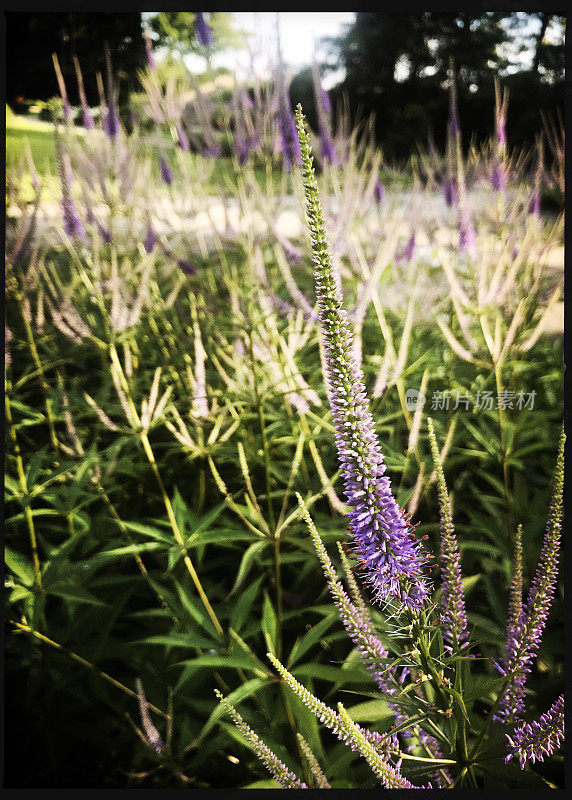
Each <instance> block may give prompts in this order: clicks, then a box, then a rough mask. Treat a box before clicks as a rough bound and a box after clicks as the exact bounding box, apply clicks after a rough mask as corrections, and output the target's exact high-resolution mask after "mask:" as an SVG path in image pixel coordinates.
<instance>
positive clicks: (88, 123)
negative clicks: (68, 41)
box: [73, 56, 95, 130]
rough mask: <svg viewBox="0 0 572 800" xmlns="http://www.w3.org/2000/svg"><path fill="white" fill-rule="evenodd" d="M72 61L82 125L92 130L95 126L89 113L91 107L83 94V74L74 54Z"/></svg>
mask: <svg viewBox="0 0 572 800" xmlns="http://www.w3.org/2000/svg"><path fill="white" fill-rule="evenodd" d="M73 63H74V67H75V74H76V77H77V89H78V93H79V101H80V103H81V110H82V114H83V127H84V128H87V129H88V130H93V129H94V128H95V122H94V119H93V115H92V113H91V109H90V107H89V105H88V103H87V97H86V96H85V88H84V85H83V76H82V74H81V69H80V66H79V61H78V60H77V58H76V56H74V58H73Z"/></svg>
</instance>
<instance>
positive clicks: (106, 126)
mask: <svg viewBox="0 0 572 800" xmlns="http://www.w3.org/2000/svg"><path fill="white" fill-rule="evenodd" d="M103 130H104V131H105V133H106V135H107V136H108V138H109V139H115V137H116V136H117V134H118V133H119V115H118V113H117V109H116V108H115V104H114V103H112V104H111V106H110V107H109V108H108V110H107V114H106V115H105V118H104V120H103Z"/></svg>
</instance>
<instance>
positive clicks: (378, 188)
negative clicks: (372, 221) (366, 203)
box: [373, 178, 385, 203]
mask: <svg viewBox="0 0 572 800" xmlns="http://www.w3.org/2000/svg"><path fill="white" fill-rule="evenodd" d="M384 194H385V189H384V188H383V183H382V182H381V180H380V179H379V178H378V179H377V180H376V182H375V186H374V189H373V196H374V197H375V199H376V200H377V202H378V203H381V201H382V200H383V196H384Z"/></svg>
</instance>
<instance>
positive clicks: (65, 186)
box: [56, 134, 85, 239]
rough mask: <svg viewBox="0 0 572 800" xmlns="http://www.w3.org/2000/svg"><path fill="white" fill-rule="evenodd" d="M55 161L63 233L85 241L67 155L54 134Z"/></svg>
mask: <svg viewBox="0 0 572 800" xmlns="http://www.w3.org/2000/svg"><path fill="white" fill-rule="evenodd" d="M56 161H57V165H58V173H59V177H60V187H61V190H62V213H63V218H64V231H65V232H66V234H67V235H68V236H70V237H71V236H77V237H78V238H80V239H85V229H84V227H83V224H82V222H81V220H80V218H79V217H78V214H77V211H76V207H75V202H74V199H73V195H72V191H71V187H72V183H73V175H72V170H71V163H70V157H69V155H68V153H62V149H61V142H60V137H59V135H58V134H56Z"/></svg>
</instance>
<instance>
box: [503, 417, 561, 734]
mask: <svg viewBox="0 0 572 800" xmlns="http://www.w3.org/2000/svg"><path fill="white" fill-rule="evenodd" d="M565 441H566V435H565V433H564V428H562V433H561V436H560V445H559V448H558V456H557V459H556V469H555V476H554V493H553V498H552V503H551V507H550V513H549V517H548V524H547V526H546V533H545V535H544V543H543V546H542V551H541V553H540V559H539V561H538V566H537V568H536V573H535V575H534V578H533V580H532V583H531V586H530V590H529V592H528V598H527V601H526V605H525V606H524V608H523V609H522V610H521V608H520V600H519V597H518V592H519V586H520V582H519V581H520V578H519V568H518V567H517V570H516V577H515V581H514V584H513V586H514V588H513V593H512V595H513V596H512V597H511V601H512V602H511V610H510V614H509V621H508V627H507V646H506V656H505V659H504V662H503V664H502V665H500V666H499V669H500V671H501V673H502V674H504V675H510V676H511V680H510V682H509V684H508V687H507V690H506V692H505V694H504V696H503V697H502V699H501V702H500V703H499V706H498V709H497V711H496V714H495V719H496V720H499V721H505V722H510V721H511V720H513V719H518V718H520V717H521V716H522V713H523V711H524V693H525V683H526V679H527V677H528V674H529V673H530V670H531V666H532V662H533V660H534V658H535V656H536V654H537V652H538V648H539V646H540V640H541V638H542V633H543V631H544V626H545V625H546V619H547V617H548V612H549V611H550V606H551V604H552V598H553V596H554V590H555V586H556V576H557V574H558V555H559V550H560V539H561V534H562V502H563V491H564V442H565Z"/></svg>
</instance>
